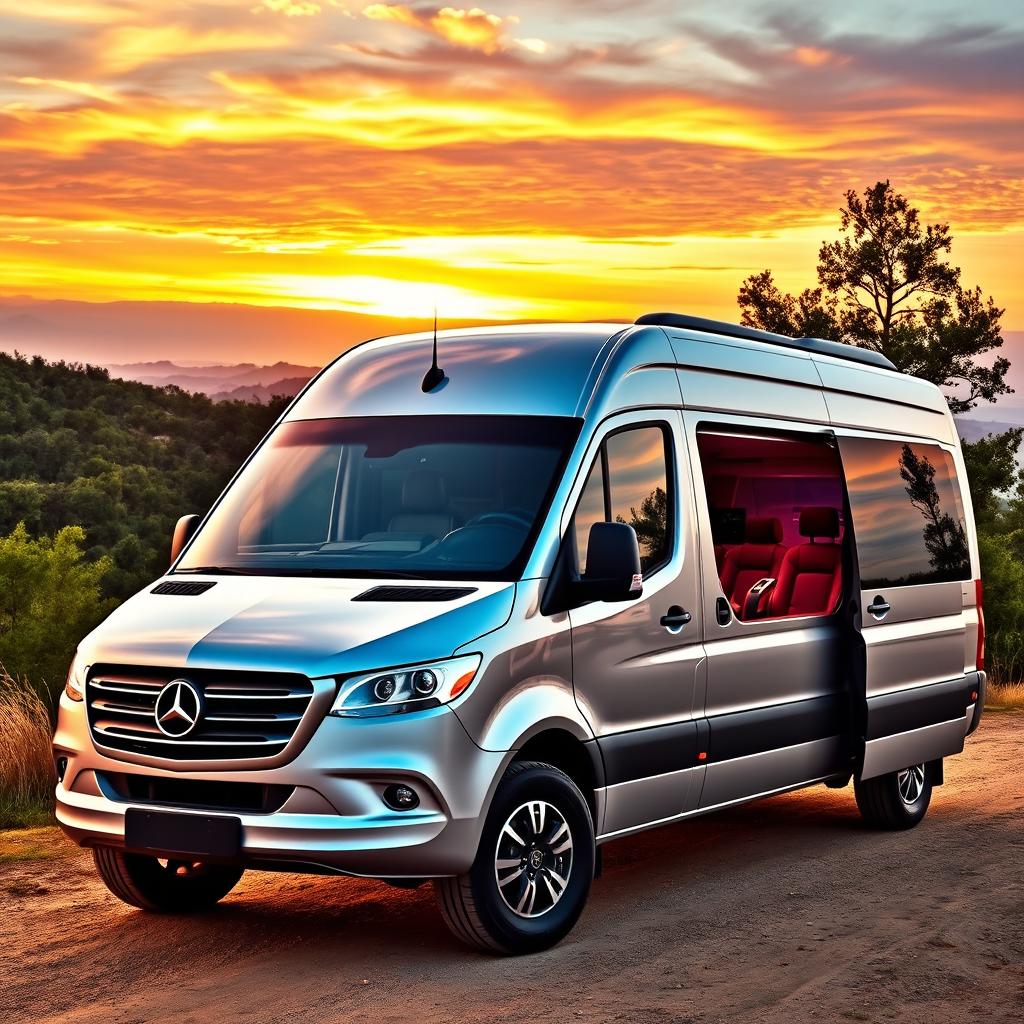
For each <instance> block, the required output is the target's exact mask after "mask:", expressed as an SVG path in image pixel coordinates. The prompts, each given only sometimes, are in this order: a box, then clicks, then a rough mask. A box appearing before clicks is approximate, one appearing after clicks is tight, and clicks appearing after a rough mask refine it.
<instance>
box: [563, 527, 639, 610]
mask: <svg viewBox="0 0 1024 1024" xmlns="http://www.w3.org/2000/svg"><path fill="white" fill-rule="evenodd" d="M572 590H573V596H576V597H579V598H580V599H581V600H584V601H630V600H632V599H633V598H635V597H639V596H640V595H641V594H642V593H643V590H644V584H643V575H642V574H641V571H640V547H639V545H638V544H637V539H636V531H635V530H634V529H633V527H632V526H627V525H626V524H625V523H594V525H593V526H591V527H590V537H589V538H588V539H587V571H586V572H585V573H584V574H583V575H582V576H581V577H580V579H579V580H577V581H575V582H574V583H573V584H572Z"/></svg>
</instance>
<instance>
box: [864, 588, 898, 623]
mask: <svg viewBox="0 0 1024 1024" xmlns="http://www.w3.org/2000/svg"><path fill="white" fill-rule="evenodd" d="M891 609H892V605H890V604H889V602H888V601H886V599H885V598H884V597H882V595H881V594H879V595H878V596H877V597H876V598H875V599H874V601H872V602H871V604H869V605H868V611H869V612H871V614H872V615H873V616H874V617H875V618H876V619H884V618H885V617H886V615H888V614H889V612H890V611H891Z"/></svg>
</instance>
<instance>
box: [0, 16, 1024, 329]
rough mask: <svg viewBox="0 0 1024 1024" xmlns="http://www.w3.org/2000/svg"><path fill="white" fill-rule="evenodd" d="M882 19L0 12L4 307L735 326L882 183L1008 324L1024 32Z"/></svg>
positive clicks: (1021, 195) (801, 277) (1016, 322)
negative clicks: (760, 286) (27, 304)
mask: <svg viewBox="0 0 1024 1024" xmlns="http://www.w3.org/2000/svg"><path fill="white" fill-rule="evenodd" d="M879 2H880V0H869V2H868V3H866V4H865V5H864V8H863V10H861V9H860V8H858V9H856V10H853V9H850V8H849V5H844V6H843V7H840V6H839V5H838V4H837V5H836V7H835V10H834V11H832V12H830V13H829V17H828V19H827V21H826V20H825V19H824V18H822V20H821V21H818V22H814V21H811V20H808V19H800V18H796V17H792V16H790V15H787V14H785V13H783V12H777V13H776V14H775V15H773V16H772V17H768V16H767V15H766V14H765V13H764V11H763V10H762V9H761V8H760V7H758V6H757V4H756V2H755V0H725V2H724V6H723V8H722V10H721V11H715V12H707V11H704V12H700V13H693V12H688V13H687V14H686V15H685V17H680V16H679V12H678V10H677V5H675V4H673V3H672V2H671V0H654V2H653V3H651V4H649V5H646V6H645V7H644V8H643V9H642V10H637V11H636V12H631V14H630V16H629V18H625V17H624V16H623V15H622V14H621V13H618V14H616V13H615V12H614V11H612V10H610V9H609V10H606V9H604V8H602V9H595V10H592V11H591V10H587V11H585V12H584V11H581V10H580V9H579V6H578V5H569V4H567V2H566V0H554V6H551V5H545V6H543V7H542V6H541V5H538V4H536V3H534V2H531V0H519V2H518V3H499V2H495V3H491V4H488V5H487V6H486V7H477V6H475V5H473V6H468V7H460V6H456V5H446V4H443V3H438V4H436V5H430V4H401V3H382V4H366V3H362V4H360V3H355V2H353V3H347V2H343V0H323V2H312V0H264V2H262V3H255V4H246V5H241V6H239V5H232V4H227V3H223V2H220V0H196V2H195V3H192V4H189V5H188V6H187V7H184V8H180V9H179V8H174V9H170V8H168V9H165V10H160V9H158V8H157V7H155V6H154V5H148V4H143V3H142V2H141V0H117V2H114V0H110V2H105V0H68V2H59V0H40V2H39V3H36V4H32V5H28V6H26V5H24V4H15V3H13V2H12V0H0V55H2V56H3V59H4V70H5V73H4V75H3V76H2V77H0V274H2V281H3V289H4V291H7V292H27V293H32V294H35V295H38V296H40V297H43V298H61V297H63V298H76V299H93V300H101V301H107V300H113V299H174V300H179V301H189V302H203V303H206V302H237V303H248V304H253V305H264V306H269V305H291V306H297V307H301V308H309V309H339V310H347V311H351V312H359V313H367V314H371V315H378V316H422V315H423V313H424V310H425V309H430V308H431V307H432V306H433V304H434V302H435V301H436V302H437V304H438V306H439V307H440V308H442V309H443V310H444V311H445V312H446V314H447V315H449V316H451V317H456V318H464V319H467V318H477V319H481V320H490V319H534V318H557V319H594V318H600V317H614V318H620V317H623V316H627V317H628V316H629V315H631V314H632V313H633V312H635V311H636V310H638V309H640V310H642V309H649V308H659V307H668V306H676V307H681V306H685V307H686V308H688V309H690V310H692V311H694V312H702V313H706V314H708V315H715V316H727V317H734V316H735V297H736V291H737V289H738V287H739V284H740V282H741V281H742V280H743V278H745V277H746V276H747V275H748V274H750V273H753V272H756V271H758V270H761V269H764V268H765V267H771V268H772V269H773V270H774V271H775V272H776V275H777V277H778V278H779V280H780V283H782V284H783V286H785V287H792V288H798V289H799V288H802V287H805V286H807V285H809V284H811V283H812V282H813V272H814V262H815V256H816V251H817V247H818V244H819V243H820V241H821V240H822V239H824V238H830V237H834V235H835V232H836V228H837V221H838V217H837V210H838V207H839V206H840V204H841V202H842V194H843V192H844V191H845V189H847V188H857V189H860V188H863V187H865V186H866V185H868V184H871V183H872V182H873V181H875V180H876V179H878V178H884V177H888V178H890V179H891V180H892V181H893V183H894V184H895V185H896V186H897V187H898V188H899V189H900V190H901V191H903V192H904V193H905V194H906V195H907V196H908V197H909V198H910V199H911V200H912V201H913V202H914V203H915V204H916V205H919V206H920V207H921V209H922V213H923V215H924V216H926V217H928V218H929V219H932V220H948V221H950V222H951V224H952V228H953V233H954V237H955V242H954V251H953V260H954V262H956V263H958V264H959V265H962V266H963V268H964V277H965V283H968V284H974V283H979V284H981V285H982V287H983V288H984V289H985V290H986V291H988V292H991V293H992V294H993V295H994V296H995V298H996V301H997V302H998V303H999V304H1000V305H1001V306H1004V307H1006V310H1007V313H1006V316H1005V317H1004V326H1005V327H1006V328H1007V329H1013V328H1015V327H1016V328H1020V327H1024V284H1022V283H1021V281H1022V275H1021V274H1020V269H1021V253H1022V250H1024V123H1022V121H1024V119H1022V113H1021V112H1022V111H1024V83H1022V82H1021V80H1020V77H1019V75H1018V76H1013V75H1010V74H1008V73H1007V72H1006V69H1007V68H1010V67H1013V66H1016V65H1015V62H1016V58H1017V56H1019V52H1020V48H1021V46H1024V12H1018V14H1015V15H1010V14H1009V13H1006V12H1002V13H999V12H1000V11H1001V10H1002V9H1001V8H999V6H998V4H996V3H995V2H994V0H979V3H978V5H977V8H976V11H975V16H976V19H977V25H976V26H975V27H974V28H973V29H972V30H971V31H969V32H968V31H967V26H966V23H964V22H963V19H962V17H961V16H960V15H959V14H958V13H957V8H955V5H953V4H952V3H948V4H947V3H946V0H937V2H936V4H935V5H933V7H932V9H931V10H930V12H929V15H928V17H918V16H914V15H911V14H910V13H907V15H906V18H905V19H904V22H903V24H902V25H901V27H900V32H899V33H898V34H892V33H889V34H879V33H878V30H877V28H876V26H875V21H876V19H875V15H877V13H878V11H877V10H876V9H875V8H876V7H877V5H878V3H879ZM826 6H827V5H826ZM993 12H995V13H993ZM997 14H999V16H998V17H997V16H996V15H997ZM957 18H959V19H960V20H959V21H957ZM986 18H988V21H986V20H985V19H986ZM993 19H995V20H993ZM954 22H956V24H957V25H958V26H959V30H960V31H959V35H958V34H957V33H952V32H950V31H949V30H948V27H949V26H950V25H952V24H954ZM737 25H742V26H745V27H743V28H742V29H740V28H737V27H736V26H737ZM993 26H998V27H997V28H996V27H993Z"/></svg>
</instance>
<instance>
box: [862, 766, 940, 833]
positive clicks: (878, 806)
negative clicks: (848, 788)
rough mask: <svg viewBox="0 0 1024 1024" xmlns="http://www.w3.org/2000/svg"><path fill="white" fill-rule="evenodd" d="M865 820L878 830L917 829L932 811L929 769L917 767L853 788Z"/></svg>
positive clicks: (864, 781) (863, 782)
mask: <svg viewBox="0 0 1024 1024" xmlns="http://www.w3.org/2000/svg"><path fill="white" fill-rule="evenodd" d="M853 787H854V793H855V794H856V796H857V806H858V808H860V813H861V815H862V816H863V817H864V820H865V821H866V822H867V823H868V824H869V825H873V826H875V827H876V828H885V829H906V828H913V827H914V826H915V825H916V824H917V823H918V822H919V821H920V820H921V819H922V818H923V817H924V816H925V812H926V811H927V810H928V805H929V804H930V803H931V799H932V779H931V773H930V771H929V768H928V765H926V764H916V765H912V766H911V767H910V768H903V769H901V770H900V771H898V772H890V773H889V774H888V775H880V776H878V778H875V779H865V780H863V781H861V780H860V779H858V780H856V781H855V782H854V784H853Z"/></svg>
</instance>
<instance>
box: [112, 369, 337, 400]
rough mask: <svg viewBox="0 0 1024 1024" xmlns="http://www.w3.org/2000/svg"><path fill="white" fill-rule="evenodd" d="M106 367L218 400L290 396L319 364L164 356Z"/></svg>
mask: <svg viewBox="0 0 1024 1024" xmlns="http://www.w3.org/2000/svg"><path fill="white" fill-rule="evenodd" d="M106 368H107V369H108V370H109V371H110V376H111V377H116V378H120V379H122V380H136V381H139V382H140V383H142V384H152V385H154V386H156V387H166V386H167V385H173V386H174V387H178V388H181V389H182V390H183V391H191V392H201V393H202V394H204V395H209V396H210V397H211V398H213V399H214V400H216V401H218V402H223V401H226V400H231V399H236V400H238V401H242V402H266V401H269V399H271V398H273V397H274V396H275V395H285V396H287V397H291V396H292V395H294V394H296V393H297V392H298V391H299V390H300V388H302V386H303V385H304V384H305V383H306V381H308V380H309V379H310V377H312V376H313V375H314V374H315V373H316V372H317V371H318V370H319V367H318V366H304V365H302V364H301V363H286V362H283V361H278V362H276V363H274V364H273V365H271V366H256V365H254V364H253V363H239V364H237V365H233V366H232V365H227V366H224V365H220V366H183V365H179V364H177V363H173V362H170V361H168V360H166V359H161V360H159V361H158V362H153V363H124V364H118V363H109V364H107V367H106Z"/></svg>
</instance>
